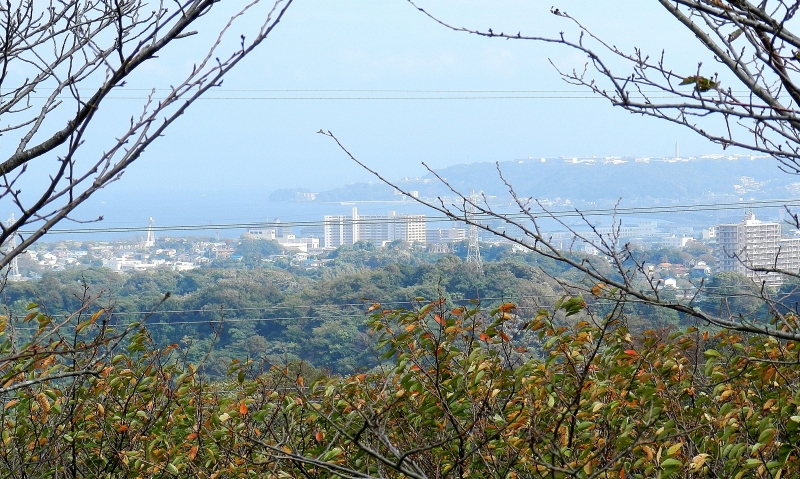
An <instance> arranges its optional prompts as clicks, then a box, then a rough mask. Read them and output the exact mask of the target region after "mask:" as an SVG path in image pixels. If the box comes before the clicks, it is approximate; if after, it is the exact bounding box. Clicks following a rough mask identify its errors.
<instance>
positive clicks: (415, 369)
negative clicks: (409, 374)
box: [409, 364, 421, 371]
mask: <svg viewBox="0 0 800 479" xmlns="http://www.w3.org/2000/svg"><path fill="white" fill-rule="evenodd" d="M409 369H410V370H411V371H421V369H420V367H419V366H417V365H416V364H414V365H412V366H411V367H410V368H409Z"/></svg>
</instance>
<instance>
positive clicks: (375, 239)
mask: <svg viewBox="0 0 800 479" xmlns="http://www.w3.org/2000/svg"><path fill="white" fill-rule="evenodd" d="M466 236H467V230H466V229H465V228H429V227H428V225H427V221H426V218H425V215H422V214H404V213H397V212H395V211H390V212H389V213H388V214H386V215H377V214H370V215H362V214H359V212H358V208H355V207H354V208H353V209H352V212H351V214H349V215H326V216H325V217H324V219H323V226H322V228H321V230H320V231H319V234H318V236H314V235H309V236H306V237H297V236H296V235H295V234H293V233H291V231H290V230H288V229H286V228H282V227H280V226H276V227H269V228H267V227H265V228H251V229H249V230H248V231H247V232H246V233H245V234H244V235H243V238H244V239H248V240H273V241H276V242H278V244H280V245H281V246H282V247H283V248H285V249H288V250H293V251H299V252H303V253H310V254H314V253H320V252H322V251H325V250H333V249H336V248H338V247H340V246H342V245H348V244H355V243H357V242H359V241H363V242H367V243H373V244H376V245H381V246H382V245H386V244H387V243H391V242H393V241H403V242H406V243H411V244H417V245H438V244H447V243H458V242H461V241H464V240H465V239H466Z"/></svg>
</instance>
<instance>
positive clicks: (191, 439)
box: [186, 432, 197, 441]
mask: <svg viewBox="0 0 800 479" xmlns="http://www.w3.org/2000/svg"><path fill="white" fill-rule="evenodd" d="M195 439H197V433H196V432H193V433H191V434H189V435H188V436H186V440H187V441H193V440H195Z"/></svg>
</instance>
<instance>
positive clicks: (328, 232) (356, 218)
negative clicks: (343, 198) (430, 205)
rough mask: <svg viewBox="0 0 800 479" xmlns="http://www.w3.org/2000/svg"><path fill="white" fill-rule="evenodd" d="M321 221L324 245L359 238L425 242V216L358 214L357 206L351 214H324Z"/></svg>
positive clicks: (332, 246)
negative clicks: (322, 222)
mask: <svg viewBox="0 0 800 479" xmlns="http://www.w3.org/2000/svg"><path fill="white" fill-rule="evenodd" d="M324 224H325V226H324V235H323V236H324V238H323V239H324V240H325V247H326V248H338V247H339V246H341V245H344V244H354V243H356V242H358V241H367V242H371V243H375V244H382V243H384V242H386V241H395V240H402V241H407V242H409V243H422V244H425V241H426V227H425V215H406V214H397V213H395V212H394V211H390V212H389V214H388V215H386V216H384V215H359V214H358V208H353V213H352V215H351V216H347V215H327V216H325V218H324Z"/></svg>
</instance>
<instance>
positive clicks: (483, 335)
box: [478, 333, 489, 341]
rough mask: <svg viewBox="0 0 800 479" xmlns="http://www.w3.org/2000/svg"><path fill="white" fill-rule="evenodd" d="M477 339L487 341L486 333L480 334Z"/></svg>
mask: <svg viewBox="0 0 800 479" xmlns="http://www.w3.org/2000/svg"><path fill="white" fill-rule="evenodd" d="M478 337H479V338H480V340H481V341H488V340H489V336H487V335H486V333H481V334H480V336H478Z"/></svg>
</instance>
